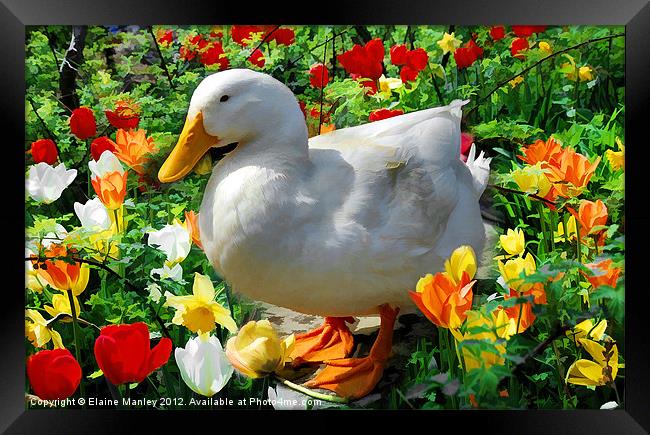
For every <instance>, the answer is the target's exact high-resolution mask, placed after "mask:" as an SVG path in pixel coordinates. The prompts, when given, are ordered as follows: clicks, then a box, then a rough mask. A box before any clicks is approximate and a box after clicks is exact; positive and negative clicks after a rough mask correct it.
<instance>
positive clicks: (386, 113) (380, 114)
mask: <svg viewBox="0 0 650 435" xmlns="http://www.w3.org/2000/svg"><path fill="white" fill-rule="evenodd" d="M403 114H404V111H403V110H400V109H393V110H390V109H377V110H373V111H372V112H370V116H368V120H369V121H370V122H373V121H380V120H382V119H387V118H392V117H393V116H398V115H403Z"/></svg>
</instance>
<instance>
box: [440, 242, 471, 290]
mask: <svg viewBox="0 0 650 435" xmlns="http://www.w3.org/2000/svg"><path fill="white" fill-rule="evenodd" d="M476 268H477V266H476V254H474V249H472V247H471V246H467V245H463V246H459V247H458V248H456V249H455V250H454V252H452V253H451V256H450V257H449V258H448V259H447V260H445V273H446V274H447V276H448V277H449V279H450V280H451V282H452V283H453V284H454V285H457V284H458V283H459V282H461V280H462V277H463V272H467V274H468V275H469V279H470V280H471V279H472V278H474V275H475V274H476Z"/></svg>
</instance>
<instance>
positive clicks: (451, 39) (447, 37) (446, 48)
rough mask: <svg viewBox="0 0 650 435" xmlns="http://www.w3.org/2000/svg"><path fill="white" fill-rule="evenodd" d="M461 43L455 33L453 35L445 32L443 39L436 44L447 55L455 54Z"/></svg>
mask: <svg viewBox="0 0 650 435" xmlns="http://www.w3.org/2000/svg"><path fill="white" fill-rule="evenodd" d="M461 42H462V41H461V40H460V39H458V38H456V36H455V35H454V32H451V34H449V33H447V32H445V34H444V35H442V39H441V40H440V41H438V42H437V43H436V44H438V45H439V46H440V48H442V53H443V54H447V53H449V52H451V53H453V52H454V51H455V50H456V49H457V48H458V47H460V44H461Z"/></svg>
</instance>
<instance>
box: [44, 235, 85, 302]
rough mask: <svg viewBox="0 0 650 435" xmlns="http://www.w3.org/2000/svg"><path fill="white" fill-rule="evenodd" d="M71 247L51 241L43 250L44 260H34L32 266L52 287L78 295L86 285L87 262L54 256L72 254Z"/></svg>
mask: <svg viewBox="0 0 650 435" xmlns="http://www.w3.org/2000/svg"><path fill="white" fill-rule="evenodd" d="M74 252H75V251H74V250H73V249H68V248H67V247H66V246H65V245H62V244H57V243H52V244H51V245H50V246H49V247H48V248H47V249H46V250H45V258H46V259H45V260H44V261H34V260H32V262H33V263H34V268H35V269H37V270H38V276H40V277H42V278H43V279H44V280H46V281H47V283H48V284H50V285H51V286H52V287H54V288H55V289H57V290H60V291H62V292H65V291H68V290H71V291H72V294H73V295H75V296H79V295H80V294H81V293H82V292H83V291H84V290H85V289H86V286H87V285H88V277H89V275H90V269H89V267H88V265H87V264H82V263H77V262H73V263H70V262H67V261H64V260H60V259H55V258H57V257H58V258H63V257H67V256H68V254H73V253H74Z"/></svg>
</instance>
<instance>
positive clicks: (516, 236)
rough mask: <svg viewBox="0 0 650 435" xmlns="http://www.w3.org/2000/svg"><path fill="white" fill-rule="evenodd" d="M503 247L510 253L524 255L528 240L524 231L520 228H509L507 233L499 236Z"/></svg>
mask: <svg viewBox="0 0 650 435" xmlns="http://www.w3.org/2000/svg"><path fill="white" fill-rule="evenodd" d="M499 242H501V247H502V248H503V249H504V251H506V252H507V253H508V254H510V255H523V253H524V249H525V244H526V240H525V239H524V232H523V231H522V230H520V229H516V230H511V229H508V231H507V232H506V234H503V235H501V236H499Z"/></svg>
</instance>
